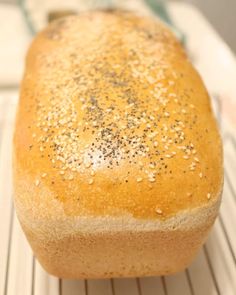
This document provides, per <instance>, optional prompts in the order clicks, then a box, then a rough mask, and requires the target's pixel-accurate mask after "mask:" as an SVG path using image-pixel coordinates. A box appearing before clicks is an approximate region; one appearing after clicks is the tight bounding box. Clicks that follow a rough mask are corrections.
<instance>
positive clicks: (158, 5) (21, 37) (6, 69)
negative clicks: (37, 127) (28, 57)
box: [0, 0, 236, 85]
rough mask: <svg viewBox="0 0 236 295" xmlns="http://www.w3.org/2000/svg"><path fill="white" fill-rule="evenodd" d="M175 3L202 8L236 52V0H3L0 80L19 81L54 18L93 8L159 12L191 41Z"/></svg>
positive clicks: (181, 36) (0, 10)
mask: <svg viewBox="0 0 236 295" xmlns="http://www.w3.org/2000/svg"><path fill="white" fill-rule="evenodd" d="M173 3H180V4H181V3H182V4H190V5H193V6H194V7H196V8H197V9H199V11H200V12H201V13H202V14H203V15H204V16H205V18H206V19H207V21H208V22H209V23H210V24H211V25H212V26H213V28H214V29H215V30H216V31H217V32H218V34H219V35H220V36H221V38H222V39H223V40H224V41H225V42H226V44H227V45H228V46H229V48H230V49H231V50H232V51H233V52H236V34H235V31H234V27H235V22H236V21H235V12H236V1H235V0H227V1H224V0H67V1H63V0H40V1H39V0H0V42H1V49H0V64H1V65H2V67H0V84H1V85H14V84H19V81H20V77H21V76H22V71H23V61H24V56H25V52H26V50H27V47H28V45H29V42H30V40H31V39H32V37H33V36H34V34H35V33H36V32H37V31H39V30H41V29H42V28H43V27H44V26H45V25H46V24H47V23H48V22H49V21H50V20H52V19H54V18H57V17H61V16H64V15H66V14H72V13H79V12H80V11H83V10H87V9H91V8H107V7H113V8H114V7H118V8H124V9H130V10H136V11H137V12H139V13H141V14H148V15H150V14H154V15H158V16H160V17H162V19H163V20H164V21H166V22H167V23H168V24H170V25H171V27H172V29H173V30H174V32H175V33H176V34H177V36H178V38H179V39H180V40H181V41H182V42H183V43H185V44H187V42H186V41H187V40H185V37H186V36H185V35H184V33H183V30H180V29H179V28H178V26H176V24H175V22H174V21H173V19H172V16H171V14H170V13H169V6H170V5H172V4H173ZM183 18H185V16H184V15H183ZM183 21H184V20H183ZM192 25H193V27H196V26H197V25H198V24H192ZM203 34H204V32H203Z"/></svg>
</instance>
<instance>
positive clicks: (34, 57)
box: [14, 11, 223, 220]
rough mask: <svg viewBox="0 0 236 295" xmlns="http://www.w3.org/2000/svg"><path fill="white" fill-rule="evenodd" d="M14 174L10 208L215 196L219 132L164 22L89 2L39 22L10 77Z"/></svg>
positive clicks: (172, 202) (143, 208)
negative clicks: (14, 106) (15, 80)
mask: <svg viewBox="0 0 236 295" xmlns="http://www.w3.org/2000/svg"><path fill="white" fill-rule="evenodd" d="M14 176H15V177H14V181H15V199H16V204H17V205H18V207H19V210H20V208H21V209H22V208H25V211H26V210H31V214H33V215H34V216H35V217H36V216H37V212H40V217H42V218H46V219H47V217H49V218H51V217H52V215H54V216H57V213H58V212H57V211H58V210H59V208H60V212H61V210H63V212H64V213H63V214H64V216H67V217H70V218H73V217H75V216H77V217H81V218H83V217H86V216H92V217H95V218H96V217H105V216H111V217H112V218H113V217H119V218H120V217H121V216H126V215H127V214H128V215H129V216H132V218H135V219H144V220H146V219H150V220H154V219H155V220H166V219H169V218H172V217H174V216H176V215H177V214H179V213H180V212H186V210H190V211H191V210H195V209H197V208H201V207H204V208H206V207H209V208H210V207H212V206H216V204H218V202H219V200H220V193H221V190H222V183H223V169H222V144H221V139H220V136H219V132H218V129H217V125H216V121H215V118H214V116H213V113H212V110H211V105H210V100H209V96H208V93H207V91H206V88H205V87H204V84H203V82H202V80H201V78H200V77H199V75H198V73H197V72H196V70H195V69H194V68H193V66H192V65H191V63H190V62H189V60H188V58H187V56H186V54H185V52H184V50H183V48H182V47H181V45H180V44H179V43H178V41H177V40H176V38H175V37H174V36H173V34H172V33H171V32H170V31H169V29H168V28H166V27H165V26H164V25H163V24H162V23H161V22H158V21H154V20H150V19H148V18H144V17H138V16H135V15H134V14H131V13H126V12H101V11H95V12H89V13H84V14H81V15H80V16H70V17H66V18H63V19H60V20H57V21H55V22H53V23H52V24H50V25H49V26H48V27H47V28H46V29H45V30H44V31H42V32H41V33H39V34H38V35H37V37H36V38H35V39H34V41H33V43H32V45H31V47H30V49H29V52H28V54H27V59H26V69H25V74H24V78H23V81H22V84H21V94H20V103H19V107H18V112H17V118H16V129H15V135H14ZM32 204H34V205H32ZM56 204H57V205H56ZM32 206H33V207H32ZM26 208H27V209H26ZM30 208H31V209H30ZM50 208H52V210H51V209H50ZM56 208H58V210H57V209H56ZM59 215H60V216H61V213H60V214H59ZM59 215H58V217H59ZM46 219H45V220H46Z"/></svg>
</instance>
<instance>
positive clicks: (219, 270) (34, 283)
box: [0, 3, 236, 295]
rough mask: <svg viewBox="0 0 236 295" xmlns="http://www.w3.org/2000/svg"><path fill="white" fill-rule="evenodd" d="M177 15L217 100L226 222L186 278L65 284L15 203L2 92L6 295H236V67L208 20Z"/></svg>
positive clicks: (0, 220)
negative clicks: (47, 266)
mask: <svg viewBox="0 0 236 295" xmlns="http://www.w3.org/2000/svg"><path fill="white" fill-rule="evenodd" d="M170 11H171V14H172V16H173V18H174V20H175V22H176V23H177V24H178V26H179V27H180V28H181V29H182V30H183V32H184V33H185V34H186V36H187V38H188V50H189V53H190V56H191V57H192V59H193V62H194V63H195V65H196V67H197V68H198V69H199V71H200V72H201V74H202V76H203V78H204V81H206V84H207V87H208V89H209V91H210V93H211V97H212V104H213V108H214V111H215V114H216V117H217V119H218V122H219V125H220V128H221V134H222V138H223V142H224V157H225V186H224V193H223V202H222V206H221V209H220V215H219V217H218V219H217V221H216V223H215V225H214V227H213V230H212V231H211V233H210V235H209V238H208V240H207V242H206V243H205V245H204V246H203V247H202V249H201V250H200V252H199V253H198V256H197V257H196V259H195V260H194V261H193V263H192V264H191V265H190V266H189V268H188V269H186V270H185V271H183V272H181V273H178V274H177V275H172V276H166V277H150V278H131V279H116V278H114V279H106V280H76V281H75V280H62V279H57V278H55V277H53V276H50V275H48V274H47V273H46V272H45V271H44V270H43V269H42V268H41V266H40V265H39V263H38V262H37V260H36V259H35V258H34V256H33V254H32V252H31V250H30V248H29V245H28V243H27V241H26V239H25V236H24V235H23V233H22V231H21V228H20V226H19V223H18V220H17V218H16V215H15V212H14V208H13V203H12V175H11V174H12V172H11V148H12V133H13V125H14V116H15V110H16V104H17V100H18V89H8V90H6V89H5V90H0V295H220V294H221V295H235V294H236V229H235V225H236V181H235V175H236V136H235V130H236V128H235V127H236V115H235V114H236V93H235V92H236V89H235V86H234V85H235V81H234V79H235V77H236V62H235V59H234V56H233V54H232V53H231V52H230V50H229V49H228V47H227V46H226V45H225V44H224V43H223V42H222V41H221V39H220V38H219V36H218V35H217V34H216V33H215V32H214V30H213V29H212V28H211V26H210V25H209V24H208V23H207V22H206V20H205V19H204V18H203V17H202V15H201V14H200V13H199V12H198V11H197V10H196V9H195V8H193V7H192V6H187V5H184V4H179V3H176V4H173V5H171V6H170Z"/></svg>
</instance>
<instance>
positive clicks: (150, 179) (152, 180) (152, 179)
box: [148, 177, 156, 182]
mask: <svg viewBox="0 0 236 295" xmlns="http://www.w3.org/2000/svg"><path fill="white" fill-rule="evenodd" d="M148 180H149V181H150V182H155V181H156V179H155V178H154V177H150V178H148Z"/></svg>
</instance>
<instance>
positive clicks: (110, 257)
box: [22, 221, 213, 279]
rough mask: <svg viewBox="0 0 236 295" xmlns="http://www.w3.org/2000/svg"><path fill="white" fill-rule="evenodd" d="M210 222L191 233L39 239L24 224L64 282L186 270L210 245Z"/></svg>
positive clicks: (33, 243)
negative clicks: (68, 279) (65, 280)
mask: <svg viewBox="0 0 236 295" xmlns="http://www.w3.org/2000/svg"><path fill="white" fill-rule="evenodd" d="M212 223H213V221H212V222H210V223H209V222H208V223H207V224H205V225H201V227H198V228H195V229H189V230H179V229H178V230H156V231H144V232H138V231H125V232H121V231H120V232H114V231H112V232H104V233H102V232H101V233H98V232H97V233H96V232H95V233H76V234H73V235H72V234H71V235H69V236H67V237H63V238H61V239H53V240H46V239H39V237H38V236H37V235H36V234H34V232H33V231H31V230H30V229H27V228H26V227H25V226H24V224H22V226H23V229H24V231H25V233H26V236H27V238H28V240H29V242H30V244H31V247H32V248H33V251H34V253H35V254H36V257H37V258H38V260H39V262H40V263H41V265H42V266H43V267H44V269H45V270H46V271H47V272H49V273H50V274H52V275H54V276H57V277H60V278H70V279H79V278H111V277H136V276H153V275H167V274H173V273H175V272H178V271H181V270H183V269H184V268H186V267H187V266H188V265H189V264H190V263H191V261H192V260H193V258H194V256H195V255H196V253H197V251H198V250H199V248H200V247H201V245H202V244H203V243H204V241H205V239H206V237H207V234H208V232H209V230H210V228H211V226H212Z"/></svg>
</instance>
